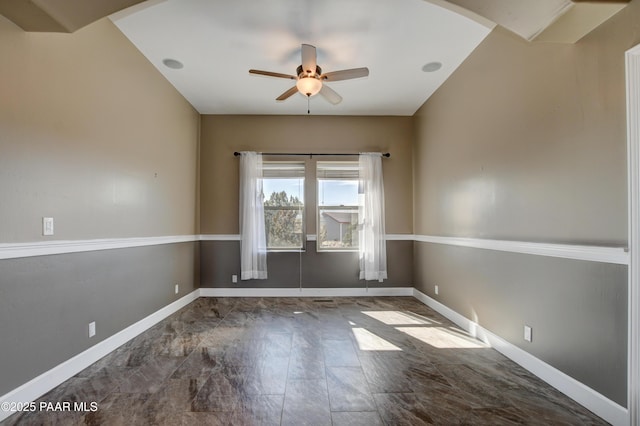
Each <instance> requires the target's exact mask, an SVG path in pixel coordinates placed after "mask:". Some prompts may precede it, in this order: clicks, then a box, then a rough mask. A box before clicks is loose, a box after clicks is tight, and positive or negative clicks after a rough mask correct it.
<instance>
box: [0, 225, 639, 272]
mask: <svg viewBox="0 0 640 426" xmlns="http://www.w3.org/2000/svg"><path fill="white" fill-rule="evenodd" d="M630 229H631V225H630ZM633 229H637V227H636V228H633ZM386 240H387V241H418V242H424V243H436V244H447V245H453V246H462V247H472V248H480V249H488V250H499V251H506V252H512V253H524V254H533V255H540V256H552V257H561V258H565V259H577V260H587V261H592V262H604V263H615V264H620V265H628V264H629V253H628V252H627V251H626V250H625V249H624V248H620V247H600V246H584V245H567V244H545V243H529V242H524V241H502V240H485V239H480V238H460V237H439V236H430V235H413V234H387V235H386ZM195 241H240V235H239V234H204V235H173V236H171V235H170V236H161V237H134V238H104V239H94V240H71V241H63V240H61V241H37V242H28V243H5V244H0V260H1V259H14V258H19V257H31V256H46V255H52V254H64V253H78V252H85V251H95V250H111V249H122V248H131V247H143V246H153V245H160V244H175V243H185V242H195ZM307 241H316V235H315V234H307ZM630 241H631V240H630Z"/></svg>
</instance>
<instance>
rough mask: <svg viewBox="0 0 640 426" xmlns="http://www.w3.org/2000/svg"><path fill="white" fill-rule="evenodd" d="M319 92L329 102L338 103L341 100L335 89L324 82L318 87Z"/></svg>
mask: <svg viewBox="0 0 640 426" xmlns="http://www.w3.org/2000/svg"><path fill="white" fill-rule="evenodd" d="M320 94H321V95H322V97H323V98H325V99H326V100H328V101H329V102H331V103H332V104H333V105H338V104H339V103H340V102H342V96H340V95H338V94H337V93H336V91H335V90H333V89H332V88H331V87H329V86H327V85H326V84H323V85H322V89H320Z"/></svg>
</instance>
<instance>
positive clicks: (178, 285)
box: [176, 284, 180, 294]
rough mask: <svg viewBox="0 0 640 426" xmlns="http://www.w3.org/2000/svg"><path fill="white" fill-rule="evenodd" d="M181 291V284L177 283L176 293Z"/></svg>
mask: <svg viewBox="0 0 640 426" xmlns="http://www.w3.org/2000/svg"><path fill="white" fill-rule="evenodd" d="M178 293H180V284H176V294H178Z"/></svg>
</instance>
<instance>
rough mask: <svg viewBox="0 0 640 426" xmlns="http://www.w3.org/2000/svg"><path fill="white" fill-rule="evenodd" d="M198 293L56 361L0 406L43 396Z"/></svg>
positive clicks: (0, 413) (4, 414)
mask: <svg viewBox="0 0 640 426" xmlns="http://www.w3.org/2000/svg"><path fill="white" fill-rule="evenodd" d="M199 295H200V290H194V291H192V292H191V293H189V294H187V295H186V296H184V297H182V298H180V299H178V300H176V301H175V302H173V303H170V304H169V305H167V306H165V307H164V308H161V309H159V310H158V311H156V312H154V313H152V314H151V315H149V316H147V317H145V318H143V319H141V320H140V321H138V322H136V323H134V324H132V325H130V326H129V327H127V328H125V329H124V330H121V331H119V332H118V333H116V334H114V335H113V336H110V337H108V338H106V339H105V340H103V341H101V342H99V343H96V344H95V345H93V346H91V347H90V348H89V349H87V350H85V351H83V352H81V353H79V354H78V355H76V356H74V357H73V358H70V359H68V360H66V361H64V362H62V363H61V364H58V365H57V366H55V367H53V368H52V369H50V370H48V371H46V372H44V373H42V374H41V375H39V376H38V377H36V378H34V379H32V380H30V381H28V382H27V383H25V384H23V385H22V386H19V387H17V388H16V389H14V390H12V391H10V392H9V393H7V394H5V395H2V396H0V406H2V404H3V403H5V402H31V401H35V400H36V399H37V398H39V397H40V396H42V395H44V394H45V393H47V392H49V391H50V390H51V389H53V388H55V387H56V386H58V385H60V384H61V383H63V382H64V381H66V380H68V379H70V378H71V377H73V376H75V375H76V374H78V373H79V372H81V371H82V370H84V369H85V368H87V367H88V366H90V365H91V364H93V363H94V362H96V361H98V360H99V359H100V358H102V357H104V356H105V355H107V354H109V353H110V352H112V351H114V350H115V349H117V348H119V347H120V346H122V345H124V344H125V343H126V342H128V341H129V340H131V339H133V338H134V337H136V336H137V335H139V334H140V333H142V332H144V331H146V330H148V329H149V328H151V327H152V326H154V325H155V324H157V323H159V322H160V321H162V320H163V319H165V318H167V317H168V316H169V315H171V314H173V313H174V312H176V311H178V310H179V309H181V308H183V307H185V306H186V305H188V304H189V303H191V302H193V301H194V300H196V299H197V298H198V296H199ZM12 414H13V412H8V411H3V410H2V409H0V421H2V420H3V419H5V418H7V417H9V416H10V415H12Z"/></svg>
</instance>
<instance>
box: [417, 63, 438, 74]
mask: <svg viewBox="0 0 640 426" xmlns="http://www.w3.org/2000/svg"><path fill="white" fill-rule="evenodd" d="M440 68H442V62H429V63H427V64H424V66H423V67H422V71H424V72H436V71H438V70H439V69H440Z"/></svg>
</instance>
